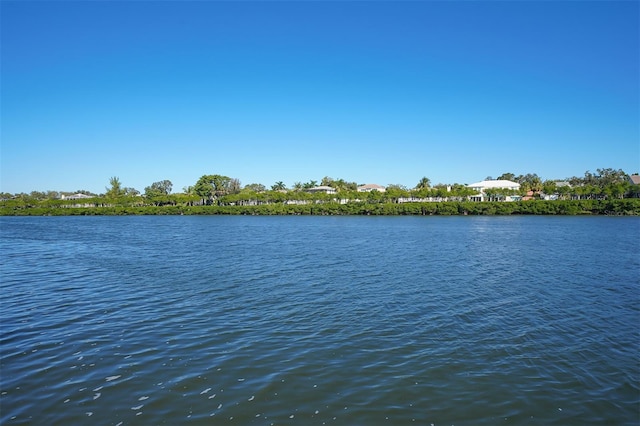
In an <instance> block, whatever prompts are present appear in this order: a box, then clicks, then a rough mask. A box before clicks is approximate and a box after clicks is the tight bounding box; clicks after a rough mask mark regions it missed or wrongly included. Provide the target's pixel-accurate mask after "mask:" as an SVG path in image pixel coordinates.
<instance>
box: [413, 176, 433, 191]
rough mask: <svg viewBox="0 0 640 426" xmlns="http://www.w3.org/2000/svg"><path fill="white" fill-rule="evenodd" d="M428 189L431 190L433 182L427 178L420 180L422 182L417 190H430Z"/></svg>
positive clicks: (417, 186)
mask: <svg viewBox="0 0 640 426" xmlns="http://www.w3.org/2000/svg"><path fill="white" fill-rule="evenodd" d="M428 188H431V180H430V179H429V178H428V177H426V176H425V177H423V178H422V179H420V181H419V182H418V184H417V185H416V189H428Z"/></svg>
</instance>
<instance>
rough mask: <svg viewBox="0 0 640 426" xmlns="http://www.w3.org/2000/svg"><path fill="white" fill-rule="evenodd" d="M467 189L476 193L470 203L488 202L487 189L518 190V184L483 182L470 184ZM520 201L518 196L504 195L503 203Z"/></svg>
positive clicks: (494, 181) (504, 181)
mask: <svg viewBox="0 0 640 426" xmlns="http://www.w3.org/2000/svg"><path fill="white" fill-rule="evenodd" d="M467 188H471V189H473V190H474V191H476V192H478V195H472V196H471V197H470V198H471V201H488V197H487V194H486V190H488V189H508V190H509V191H518V190H520V184H519V183H517V182H512V181H510V180H483V181H482V182H476V183H472V184H471V185H467ZM518 199H520V196H515V195H506V196H504V201H515V200H518Z"/></svg>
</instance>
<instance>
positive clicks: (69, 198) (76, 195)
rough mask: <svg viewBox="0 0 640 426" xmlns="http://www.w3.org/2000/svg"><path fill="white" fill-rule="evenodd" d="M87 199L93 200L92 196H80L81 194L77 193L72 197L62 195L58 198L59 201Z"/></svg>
mask: <svg viewBox="0 0 640 426" xmlns="http://www.w3.org/2000/svg"><path fill="white" fill-rule="evenodd" d="M87 198H94V196H92V195H87V194H81V193H77V194H73V195H64V194H62V195H61V196H60V199H61V200H84V199H87Z"/></svg>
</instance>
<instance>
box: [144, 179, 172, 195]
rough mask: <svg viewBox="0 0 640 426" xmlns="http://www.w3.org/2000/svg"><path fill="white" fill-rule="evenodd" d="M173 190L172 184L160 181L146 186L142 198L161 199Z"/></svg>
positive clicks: (168, 181)
mask: <svg viewBox="0 0 640 426" xmlns="http://www.w3.org/2000/svg"><path fill="white" fill-rule="evenodd" d="M172 188H173V184H172V183H171V181H170V180H161V181H159V182H154V183H152V184H151V185H150V186H147V187H146V188H145V189H144V196H145V197H148V198H152V197H161V196H164V195H169V194H171V189H172Z"/></svg>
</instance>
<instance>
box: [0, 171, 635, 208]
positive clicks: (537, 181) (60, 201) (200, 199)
mask: <svg viewBox="0 0 640 426" xmlns="http://www.w3.org/2000/svg"><path fill="white" fill-rule="evenodd" d="M491 179H492V178H491V177H487V180H491ZM497 179H501V180H510V181H514V182H518V183H520V185H521V187H520V190H518V191H514V190H508V189H502V188H492V189H487V190H486V191H485V195H486V196H487V197H488V198H489V199H490V200H494V201H500V200H502V199H504V198H505V197H506V196H512V195H521V196H525V195H530V196H531V197H532V198H534V199H535V198H542V197H543V196H544V195H554V196H555V198H556V199H558V200H611V199H624V198H638V197H639V196H640V186H639V185H636V184H633V183H632V182H631V180H630V178H629V175H627V173H625V172H624V171H622V170H614V169H597V171H596V173H591V172H589V171H587V172H585V174H584V176H582V177H575V176H574V177H571V178H568V179H566V180H564V181H558V180H545V181H543V180H542V179H541V178H540V177H539V176H538V175H537V174H532V173H529V174H525V175H517V176H516V175H514V174H513V173H503V174H501V175H500V176H498V178H497ZM317 185H323V186H328V187H331V188H334V189H335V191H336V194H325V193H311V192H307V191H306V190H308V189H310V188H313V187H316V186H317ZM357 187H358V184H357V183H356V182H349V181H347V180H344V179H334V178H331V177H328V176H325V177H324V178H322V179H321V180H320V181H315V180H310V181H308V182H304V183H303V182H296V183H294V185H293V187H292V188H287V186H286V185H285V184H284V183H283V182H282V181H278V182H275V183H274V184H273V185H271V187H270V188H266V187H265V186H264V185H262V184H258V183H251V184H248V185H244V186H242V185H241V182H240V180H239V179H237V178H231V177H228V176H224V175H219V174H210V175H203V176H201V177H200V178H199V179H198V181H197V182H195V183H194V185H193V186H188V187H185V188H183V190H182V192H179V193H173V192H172V190H173V184H172V182H171V181H170V180H162V181H158V182H153V183H152V184H150V185H149V186H147V187H145V188H144V192H143V193H140V192H139V191H137V190H135V189H134V188H129V187H125V186H124V185H123V184H122V182H121V181H120V179H119V178H118V177H112V178H111V179H110V180H109V186H107V187H105V192H104V193H103V194H99V195H98V194H93V193H90V192H88V191H83V190H79V191H76V192H75V193H60V192H56V191H46V192H37V191H33V192H31V193H30V194H13V195H12V194H7V193H3V194H0V200H1V201H0V206H2V207H4V208H33V207H45V208H55V207H117V206H120V207H145V206H154V207H161V206H192V207H193V206H259V205H270V204H297V205H304V204H322V203H339V204H346V203H353V202H356V203H364V204H370V205H371V204H389V203H390V204H400V203H411V202H429V201H433V202H447V201H449V202H463V201H468V200H469V198H470V197H472V196H474V195H477V192H476V191H474V190H472V189H471V188H469V187H467V186H466V185H464V184H458V183H454V184H436V185H433V186H432V185H431V180H430V179H429V178H427V177H423V178H421V179H420V180H419V181H418V183H417V184H416V185H415V187H413V188H411V189H409V188H407V187H405V186H403V185H400V184H390V185H388V186H387V187H386V190H385V191H384V192H379V191H375V190H374V191H371V192H358V191H357ZM78 193H79V194H84V195H85V196H86V197H87V198H82V199H65V198H64V197H63V195H67V196H68V195H71V194H78Z"/></svg>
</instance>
